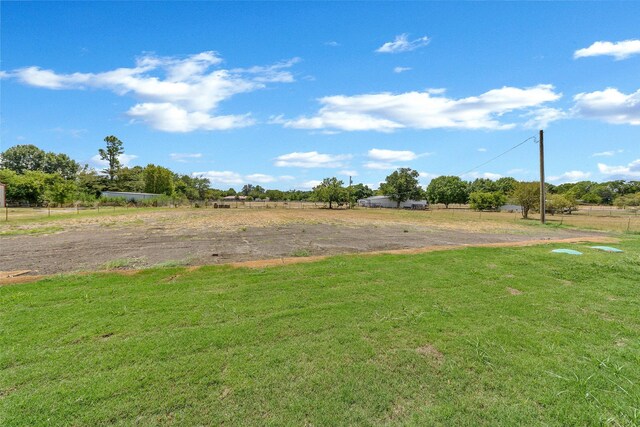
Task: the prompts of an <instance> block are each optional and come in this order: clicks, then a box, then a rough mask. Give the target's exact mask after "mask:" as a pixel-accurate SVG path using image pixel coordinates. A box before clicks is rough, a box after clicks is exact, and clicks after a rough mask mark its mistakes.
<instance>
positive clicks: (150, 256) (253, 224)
mask: <svg viewBox="0 0 640 427" xmlns="http://www.w3.org/2000/svg"><path fill="white" fill-rule="evenodd" d="M29 214H31V215H29ZM12 215H13V219H12V220H11V221H8V222H6V223H4V224H2V223H0V242H1V243H2V246H3V250H2V251H0V266H2V267H1V268H0V270H4V271H7V270H9V271H13V270H30V274H40V275H41V274H55V273H68V272H79V271H94V270H104V269H116V268H117V269H132V268H134V269H135V268H146V267H153V266H157V265H165V266H167V265H176V266H177V265H180V266H198V265H208V264H224V263H237V262H244V261H255V260H263V259H265V260H266V259H281V258H290V257H309V256H326V255H339V254H346V253H358V252H372V251H383V250H384V251H389V250H402V249H419V248H424V247H441V246H461V245H478V244H485V245H486V244H508V243H518V242H523V241H529V240H541V239H544V240H548V239H567V238H585V237H592V238H596V237H593V236H597V238H601V237H602V233H601V232H599V231H586V232H585V231H580V230H576V229H572V228H570V227H566V226H564V225H563V226H562V227H559V226H557V225H558V224H559V220H560V219H556V218H551V219H550V220H551V222H550V224H551V226H547V227H541V226H539V224H538V223H537V222H536V221H535V220H530V221H524V220H522V219H520V215H519V214H509V213H504V214H501V213H476V212H469V211H466V210H454V209H449V210H434V211H395V210H375V209H374V210H366V209H354V210H333V211H330V210H327V209H264V208H263V209H194V208H182V209H171V208H157V209H124V208H118V209H103V210H102V211H100V212H98V211H81V212H79V213H78V214H76V213H74V211H64V212H54V213H53V214H52V215H51V217H49V216H47V215H43V214H42V213H40V214H35V215H34V214H33V211H29V212H26V213H21V212H19V213H17V214H16V213H12ZM567 217H568V216H566V217H565V218H567ZM574 217H578V216H574ZM582 218H587V219H589V220H590V221H589V223H586V225H589V226H591V227H593V228H603V229H605V230H606V229H611V230H619V229H620V227H619V225H620V224H619V223H620V221H621V220H622V222H624V226H625V227H626V226H627V225H629V224H631V222H630V221H628V220H627V219H626V218H624V219H621V218H618V217H608V218H607V217H596V216H589V217H587V216H583V217H582ZM571 219H573V217H572V218H571ZM629 219H631V217H629ZM633 220H634V221H637V222H639V223H640V219H635V218H633ZM563 221H564V218H563ZM568 221H569V220H567V222H568ZM565 224H566V223H565ZM583 224H585V223H584V222H583ZM631 225H632V226H633V227H636V222H633V224H631ZM632 229H635V228H632Z"/></svg>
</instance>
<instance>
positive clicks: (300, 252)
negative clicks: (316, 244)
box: [291, 230, 311, 257]
mask: <svg viewBox="0 0 640 427" xmlns="http://www.w3.org/2000/svg"><path fill="white" fill-rule="evenodd" d="M303 232H304V230H303ZM291 256H292V257H308V256H311V252H309V250H308V249H296V250H295V251H293V252H291Z"/></svg>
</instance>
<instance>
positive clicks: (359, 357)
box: [0, 236, 640, 426]
mask: <svg viewBox="0 0 640 427" xmlns="http://www.w3.org/2000/svg"><path fill="white" fill-rule="evenodd" d="M626 239H627V240H625V241H624V242H623V243H622V244H620V245H614V246H617V247H620V248H622V249H624V250H625V253H624V254H610V253H603V252H597V251H595V250H591V249H588V247H587V246H588V245H564V246H563V247H570V248H574V249H578V250H581V251H583V252H584V255H583V256H568V255H560V254H552V253H550V252H549V251H550V250H551V249H552V248H557V247H560V246H557V245H547V246H539V247H528V248H467V249H464V250H457V251H448V252H433V253H425V254H419V255H410V256H408V255H404V256H403V255H378V256H344V257H334V258H330V259H327V260H324V261H321V262H315V263H308V264H297V265H288V266H282V267H277V268H267V269H263V270H249V269H233V268H230V267H205V268H202V269H199V270H196V271H192V272H188V271H187V270H185V269H183V268H173V269H151V270H145V271H142V272H140V273H138V274H135V275H133V276H120V275H117V274H109V273H102V274H97V273H96V274H93V275H88V276H86V275H81V276H56V277H52V278H49V279H45V280H42V281H40V282H37V283H32V284H23V285H14V286H5V287H2V288H0V306H1V307H2V310H0V321H1V329H0V330H1V334H0V349H2V351H0V370H1V372H2V374H1V375H0V425H3V426H14V425H24V426H39V425H91V426H94V425H107V424H109V425H123V426H124V425H222V424H224V425H242V426H245V425H260V426H263V425H278V426H279V425H316V426H323V425H324V426H336V425H388V424H394V425H397V424H402V425H415V426H431V425H444V426H463V425H469V426H471V425H473V426H476V425H487V426H496V425H527V426H528V425H551V426H567V425H581V426H584V425H612V426H617V425H627V426H633V425H638V424H639V423H640V409H639V408H640V385H639V382H640V304H639V301H640V283H639V280H638V278H639V277H640V239H639V238H636V237H633V236H627V237H626ZM515 291H519V292H520V293H518V292H515Z"/></svg>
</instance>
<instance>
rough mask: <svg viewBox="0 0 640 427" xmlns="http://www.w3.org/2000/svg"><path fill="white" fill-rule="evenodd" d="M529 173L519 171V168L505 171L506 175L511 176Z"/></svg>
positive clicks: (522, 170) (524, 170)
mask: <svg viewBox="0 0 640 427" xmlns="http://www.w3.org/2000/svg"><path fill="white" fill-rule="evenodd" d="M527 173H529V171H528V170H526V169H520V168H516V169H509V170H508V171H507V175H512V174H527Z"/></svg>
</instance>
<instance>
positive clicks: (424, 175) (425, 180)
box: [418, 171, 440, 187]
mask: <svg viewBox="0 0 640 427" xmlns="http://www.w3.org/2000/svg"><path fill="white" fill-rule="evenodd" d="M418 174H419V175H420V176H419V177H418V180H419V181H420V185H422V186H423V187H425V186H427V185H429V183H430V182H431V180H432V179H434V178H437V177H439V176H440V175H438V174H435V173H430V172H424V171H421V172H418Z"/></svg>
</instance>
